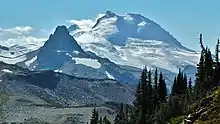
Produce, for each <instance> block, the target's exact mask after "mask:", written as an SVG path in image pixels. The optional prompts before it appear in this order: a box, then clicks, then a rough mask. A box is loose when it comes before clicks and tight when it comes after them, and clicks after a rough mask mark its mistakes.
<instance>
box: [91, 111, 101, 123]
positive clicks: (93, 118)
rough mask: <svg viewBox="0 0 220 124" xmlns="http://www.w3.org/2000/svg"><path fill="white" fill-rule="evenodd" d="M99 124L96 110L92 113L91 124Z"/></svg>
mask: <svg viewBox="0 0 220 124" xmlns="http://www.w3.org/2000/svg"><path fill="white" fill-rule="evenodd" d="M98 122H99V114H98V111H96V109H95V108H94V109H93V111H92V117H91V120H90V124H98Z"/></svg>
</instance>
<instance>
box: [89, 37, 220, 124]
mask: <svg viewBox="0 0 220 124" xmlns="http://www.w3.org/2000/svg"><path fill="white" fill-rule="evenodd" d="M200 46H201V49H202V50H201V56H200V61H199V63H198V64H197V73H196V74H195V76H196V80H195V81H193V80H192V79H191V78H188V77H187V75H186V74H184V73H183V71H182V70H181V69H179V72H178V74H177V76H176V77H175V78H174V80H173V85H172V88H171V93H170V95H169V96H168V94H167V87H166V81H165V79H164V76H163V73H162V72H160V74H158V70H157V69H155V71H154V72H153V74H152V71H151V70H148V69H147V68H146V67H145V68H144V69H143V70H142V72H141V76H140V80H139V82H138V85H137V88H136V93H135V100H134V102H133V106H132V107H128V105H126V104H121V105H120V109H119V110H118V112H117V115H116V116H115V119H114V124H152V123H159V124H163V123H164V124H165V123H167V122H169V120H170V119H171V118H175V117H178V116H181V115H184V114H187V113H190V111H191V110H190V105H191V104H192V103H195V102H197V101H198V100H200V99H201V98H203V97H204V96H205V94H206V93H207V92H208V91H209V90H211V89H212V88H214V87H216V86H218V85H219V80H220V76H219V75H220V63H219V55H218V53H219V40H217V44H216V50H215V55H214V57H213V56H212V53H211V51H210V49H209V48H208V47H204V45H203V41H202V34H200ZM213 58H214V59H213ZM158 75H159V76H158ZM193 84H194V85H193ZM94 110H95V109H94ZM94 113H95V112H93V115H92V118H91V123H90V124H110V121H106V119H107V118H106V117H105V118H104V119H102V118H100V117H98V116H97V114H94ZM95 115H96V116H95ZM94 120H96V121H95V122H94ZM100 120H102V121H100ZM104 120H105V121H104ZM107 120H108V119H107Z"/></svg>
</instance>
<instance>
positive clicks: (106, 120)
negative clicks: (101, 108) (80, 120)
mask: <svg viewBox="0 0 220 124" xmlns="http://www.w3.org/2000/svg"><path fill="white" fill-rule="evenodd" d="M102 122H103V124H111V122H110V121H109V120H108V119H107V117H106V116H105V117H104V118H103V121H102Z"/></svg>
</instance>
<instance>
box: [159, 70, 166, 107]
mask: <svg viewBox="0 0 220 124" xmlns="http://www.w3.org/2000/svg"><path fill="white" fill-rule="evenodd" d="M158 94H159V100H160V102H162V103H163V102H166V97H167V88H166V83H165V80H164V78H163V74H162V72H160V77H159V85H158Z"/></svg>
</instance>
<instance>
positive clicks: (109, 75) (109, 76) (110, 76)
mask: <svg viewBox="0 0 220 124" xmlns="http://www.w3.org/2000/svg"><path fill="white" fill-rule="evenodd" d="M105 73H106V75H107V76H108V78H110V79H115V78H114V77H113V76H112V75H111V74H109V73H108V72H107V71H105Z"/></svg>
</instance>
